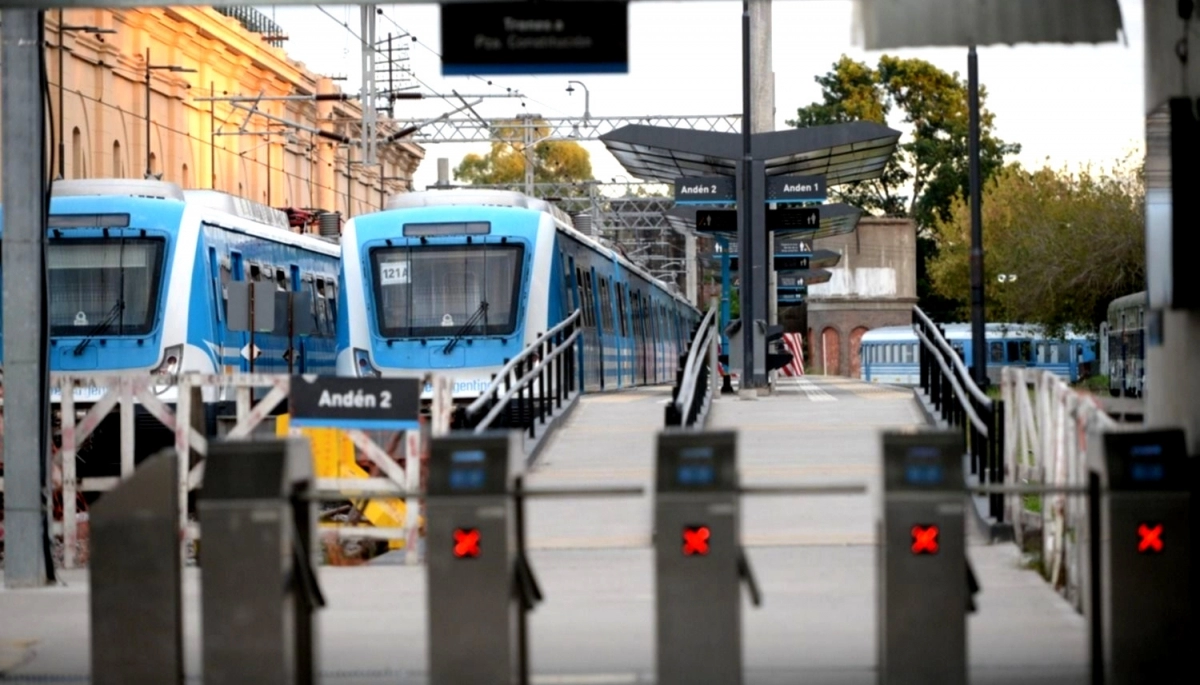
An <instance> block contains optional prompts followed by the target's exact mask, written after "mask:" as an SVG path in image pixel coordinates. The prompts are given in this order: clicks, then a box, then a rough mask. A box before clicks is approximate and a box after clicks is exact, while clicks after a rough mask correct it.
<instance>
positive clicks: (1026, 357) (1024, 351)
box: [1020, 340, 1033, 363]
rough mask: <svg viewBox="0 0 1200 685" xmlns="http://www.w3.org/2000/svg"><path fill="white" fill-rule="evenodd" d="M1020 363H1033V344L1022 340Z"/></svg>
mask: <svg viewBox="0 0 1200 685" xmlns="http://www.w3.org/2000/svg"><path fill="white" fill-rule="evenodd" d="M1020 349H1021V361H1023V362H1025V363H1029V362H1032V361H1033V343H1031V342H1029V341H1028V340H1022V341H1021V344H1020Z"/></svg>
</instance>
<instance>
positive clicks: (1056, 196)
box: [930, 159, 1146, 335]
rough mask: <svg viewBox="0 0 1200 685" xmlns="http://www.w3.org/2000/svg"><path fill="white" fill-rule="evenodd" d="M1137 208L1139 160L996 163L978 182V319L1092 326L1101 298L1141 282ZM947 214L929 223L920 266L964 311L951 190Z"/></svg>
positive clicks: (960, 238)
mask: <svg viewBox="0 0 1200 685" xmlns="http://www.w3.org/2000/svg"><path fill="white" fill-rule="evenodd" d="M1144 208H1145V186H1144V176H1143V172H1142V168H1141V164H1140V160H1136V159H1126V160H1123V161H1122V162H1121V163H1118V164H1117V165H1114V167H1113V168H1112V169H1111V170H1108V171H1104V170H1100V171H1094V170H1092V169H1091V168H1085V169H1083V170H1081V171H1079V172H1076V173H1069V172H1067V171H1066V170H1053V169H1050V168H1043V169H1040V170H1037V171H1028V170H1026V169H1024V168H1022V167H1021V166H1020V165H1017V164H1012V165H1009V166H1007V167H1005V168H1004V169H1003V170H1001V172H1000V173H998V174H997V175H996V176H995V178H994V179H993V180H992V181H991V182H990V183H988V184H987V185H986V186H985V187H984V192H983V243H984V251H985V255H986V256H985V258H984V271H985V273H984V298H985V299H984V303H985V305H984V306H985V307H986V311H987V315H988V317H987V318H988V320H989V321H1012V322H1019V323H1033V324H1040V325H1042V326H1043V327H1045V329H1046V331H1047V333H1048V334H1050V335H1059V334H1061V333H1062V332H1063V330H1064V329H1065V328H1067V327H1072V328H1074V329H1075V330H1077V331H1080V332H1087V331H1094V330H1095V328H1096V326H1097V325H1098V324H1099V323H1100V322H1101V321H1103V320H1104V319H1105V317H1106V315H1107V309H1108V303H1109V302H1110V301H1111V300H1113V299H1114V298H1117V297H1120V296H1122V295H1127V294H1129V293H1131V292H1136V291H1138V290H1141V289H1143V288H1144V283H1145V254H1146V252H1145V249H1146V248H1145V233H1144V219H1143V217H1144V211H1145V209H1144ZM949 214H950V216H949V219H948V220H947V221H941V220H938V221H937V222H936V223H935V226H934V232H935V234H936V238H937V240H938V242H939V244H940V245H941V250H940V252H939V254H938V255H937V257H936V258H935V259H934V260H932V262H931V263H930V275H931V277H932V285H933V288H934V290H935V291H936V292H938V293H939V294H941V295H943V296H945V297H947V298H949V299H951V300H954V301H955V302H956V304H957V307H958V309H959V311H960V312H961V313H963V314H965V313H966V312H967V311H968V310H969V307H970V267H969V264H970V225H971V222H970V217H971V214H970V206H969V205H968V204H967V203H966V202H965V201H964V200H963V199H962V198H959V199H956V200H955V201H954V202H953V203H952V204H951V207H950V212H949ZM1009 274H1014V275H1016V280H1015V281H1014V280H1011V277H1010V276H1009ZM1001 276H1004V281H1003V282H1002V281H1001V280H1000V277H1001Z"/></svg>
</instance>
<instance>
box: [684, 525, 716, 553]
mask: <svg viewBox="0 0 1200 685" xmlns="http://www.w3.org/2000/svg"><path fill="white" fill-rule="evenodd" d="M711 535H712V533H710V532H709V530H708V526H688V527H686V528H684V529H683V554H684V556H689V557H690V556H693V555H700V556H704V555H706V554H708V538H709V537H710V536H711Z"/></svg>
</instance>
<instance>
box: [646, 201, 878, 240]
mask: <svg viewBox="0 0 1200 685" xmlns="http://www.w3.org/2000/svg"><path fill="white" fill-rule="evenodd" d="M703 209H715V210H729V207H725V206H720V205H712V206H705V205H676V206H674V207H672V208H670V209H668V210H667V211H666V217H667V221H668V222H669V223H670V224H671V228H674V229H675V230H677V231H694V230H696V212H697V211H698V210H703ZM860 218H862V210H861V209H859V208H858V207H854V206H853V205H847V204H832V205H821V225H820V227H819V228H817V229H816V230H813V231H787V232H779V233H777V234H776V235H779V236H794V237H798V238H812V239H815V238H828V237H831V236H835V235H845V234H846V233H853V232H854V229H855V228H856V227H857V226H858V220H859V219H860ZM700 235H710V234H707V233H701V234H700Z"/></svg>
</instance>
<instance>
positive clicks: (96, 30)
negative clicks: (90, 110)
mask: <svg viewBox="0 0 1200 685" xmlns="http://www.w3.org/2000/svg"><path fill="white" fill-rule="evenodd" d="M69 31H83V32H84V33H90V34H92V35H98V34H101V33H116V31H115V30H113V29H102V28H100V27H99V26H68V25H65V24H63V11H62V8H59V10H58V177H57V180H62V179H64V178H66V177H67V144H66V140H65V139H64V138H63V136H64V135H65V133H64V132H63V126H64V124H63V121H64V120H65V119H66V117H67V106H66V104H65V102H64V100H63V58H64V57H66V50H65V49H64V48H65V47H66V46H65V45H63V34H64V33H67V32H69ZM100 40H104V39H103V38H101V39H100ZM75 173H79V171H78V170H76V172H75Z"/></svg>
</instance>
